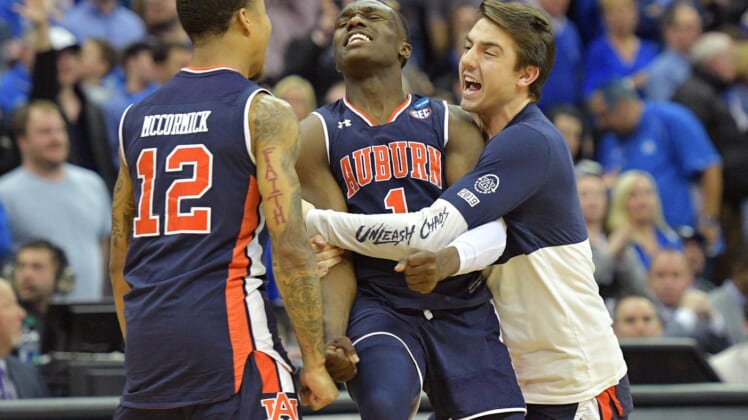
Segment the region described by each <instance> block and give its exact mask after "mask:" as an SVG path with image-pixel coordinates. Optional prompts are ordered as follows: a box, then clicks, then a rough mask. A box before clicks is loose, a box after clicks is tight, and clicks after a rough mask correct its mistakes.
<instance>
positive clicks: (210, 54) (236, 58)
mask: <svg viewBox="0 0 748 420" xmlns="http://www.w3.org/2000/svg"><path fill="white" fill-rule="evenodd" d="M230 50H231V49H230V48H228V47H224V48H220V47H218V46H208V45H205V46H203V47H200V48H195V49H194V50H193V52H192V60H190V65H189V67H190V68H213V67H228V68H231V69H234V70H236V71H238V72H239V73H241V74H242V75H243V76H244V77H249V67H250V66H249V63H247V62H246V60H245V59H244V58H243V57H242V56H241V54H235V53H228V52H227V51H230Z"/></svg>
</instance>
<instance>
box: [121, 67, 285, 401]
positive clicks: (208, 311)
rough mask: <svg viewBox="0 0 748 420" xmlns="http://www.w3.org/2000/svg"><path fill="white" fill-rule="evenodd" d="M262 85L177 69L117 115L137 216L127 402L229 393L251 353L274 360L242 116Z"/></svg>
mask: <svg viewBox="0 0 748 420" xmlns="http://www.w3.org/2000/svg"><path fill="white" fill-rule="evenodd" d="M259 92H262V90H261V89H260V88H259V86H258V85H256V84H255V83H253V82H250V81H248V80H247V79H246V78H244V77H243V76H242V75H241V74H239V73H238V72H236V71H233V70H231V69H222V68H217V69H209V70H202V71H196V70H183V71H181V72H180V73H178V74H177V75H176V76H175V77H174V78H173V79H172V80H171V81H170V82H168V83H167V84H166V85H164V86H163V87H162V88H161V89H160V90H158V91H157V92H155V93H154V94H153V95H151V96H149V97H148V98H146V99H144V100H143V101H142V102H140V103H138V104H136V105H134V106H133V107H131V108H130V109H129V110H128V111H126V113H125V115H124V117H123V123H122V127H121V137H122V148H123V152H124V155H125V160H126V163H127V166H128V170H129V172H130V177H131V179H132V180H133V191H134V202H135V206H136V212H137V214H136V217H135V219H134V220H133V236H132V238H131V240H130V246H129V249H128V255H127V260H126V263H125V279H126V280H127V282H128V283H129V284H130V285H131V286H132V291H131V292H130V293H128V294H127V295H126V296H125V302H126V306H125V309H126V313H125V316H126V320H127V325H128V335H127V344H126V351H127V357H126V363H127V370H128V384H127V389H126V391H125V394H124V398H123V403H124V404H127V405H129V406H138V407H165V406H175V405H183V404H184V403H190V404H195V403H200V402H208V401H215V400H218V399H222V398H227V397H228V396H230V395H231V394H232V393H233V392H234V391H235V389H236V387H237V385H238V382H237V381H238V380H239V378H240V377H241V374H242V372H243V366H244V362H245V360H246V356H247V355H248V354H249V352H250V351H252V350H253V349H261V350H263V351H266V352H268V353H270V354H271V355H273V356H275V357H279V356H278V353H277V352H276V351H275V350H274V349H273V347H274V343H272V338H271V336H270V334H269V332H268V331H267V326H266V323H265V322H264V320H265V313H264V312H265V311H264V306H263V305H262V298H261V297H260V296H259V293H258V288H259V287H261V285H262V281H261V280H260V279H259V278H258V277H259V276H262V275H263V274H264V273H265V267H264V266H263V265H262V248H261V246H260V244H259V235H260V233H261V230H262V227H263V224H264V221H263V217H262V215H261V213H260V211H259V207H258V206H259V202H260V195H259V192H258V190H257V185H256V178H255V175H256V167H255V163H254V159H253V158H252V156H251V145H250V140H251V139H250V135H249V129H248V123H247V117H246V116H247V114H248V111H249V104H250V103H251V101H252V99H253V97H254V96H255V95H256V94H258V93H259ZM248 306H249V308H248ZM258 310H259V313H256V311H258ZM256 319H259V320H260V321H256ZM250 326H251V327H252V328H250Z"/></svg>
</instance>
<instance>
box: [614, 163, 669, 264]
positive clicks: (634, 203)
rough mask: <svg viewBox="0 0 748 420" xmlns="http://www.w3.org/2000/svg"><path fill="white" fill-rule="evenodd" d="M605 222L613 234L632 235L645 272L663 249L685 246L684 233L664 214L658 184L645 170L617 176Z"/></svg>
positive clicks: (632, 245)
mask: <svg viewBox="0 0 748 420" xmlns="http://www.w3.org/2000/svg"><path fill="white" fill-rule="evenodd" d="M605 224H606V227H607V229H608V232H609V234H610V237H621V238H628V241H627V243H628V244H629V245H631V247H632V248H633V249H634V251H635V254H636V255H637V256H638V261H639V264H640V267H641V268H642V269H644V271H645V272H646V271H647V270H649V266H650V263H651V261H652V258H654V256H655V255H657V253H658V252H660V251H662V250H663V249H677V250H679V251H682V250H683V243H682V242H681V240H680V237H679V236H678V234H677V233H675V231H674V230H673V229H672V228H671V227H670V226H669V225H668V223H667V222H666V221H665V219H664V217H663V215H662V201H661V200H660V193H659V192H658V191H657V185H656V184H655V181H654V179H653V178H652V176H651V175H650V174H649V173H647V172H645V171H640V170H635V169H632V170H629V171H626V172H624V173H622V174H621V176H620V177H618V179H616V183H615V185H614V186H613V189H612V191H611V200H610V210H609V212H608V218H607V220H606V222H605Z"/></svg>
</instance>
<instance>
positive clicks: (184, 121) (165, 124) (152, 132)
mask: <svg viewBox="0 0 748 420" xmlns="http://www.w3.org/2000/svg"><path fill="white" fill-rule="evenodd" d="M211 112H213V111H197V112H187V113H184V114H159V115H146V116H145V118H143V129H142V131H141V132H140V137H151V136H169V135H177V134H194V133H207V132H208V117H210V114H211Z"/></svg>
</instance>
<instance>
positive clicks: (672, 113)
mask: <svg viewBox="0 0 748 420" xmlns="http://www.w3.org/2000/svg"><path fill="white" fill-rule="evenodd" d="M588 105H589V110H590V113H591V114H592V115H593V116H594V117H595V120H596V123H597V125H598V127H599V128H600V129H601V130H603V131H604V132H605V134H604V136H603V137H602V139H601V140H600V142H599V144H598V150H597V151H596V152H597V160H598V161H599V162H600V163H601V164H602V165H603V168H604V170H605V172H606V173H608V174H618V173H620V172H621V171H627V170H630V169H637V170H640V171H645V172H647V173H649V174H650V175H651V176H652V178H653V179H654V181H655V183H656V185H657V189H658V190H659V198H660V199H661V200H662V201H661V203H662V212H663V214H664V217H665V221H666V222H667V223H668V224H669V225H670V226H673V227H678V226H691V227H693V228H694V229H697V230H698V231H699V232H700V233H701V234H702V235H704V237H705V238H706V239H707V244H708V246H711V245H712V244H717V243H719V241H720V239H721V232H720V229H719V225H718V224H716V225H715V223H714V220H715V219H716V218H717V216H718V215H719V212H720V204H721V201H722V166H721V162H722V159H721V157H720V155H719V154H718V153H717V150H716V149H715V148H714V145H713V144H712V142H711V140H710V139H709V137H708V136H707V134H706V132H705V131H704V128H703V126H702V125H701V123H700V122H699V121H698V120H697V119H696V117H695V116H694V115H693V113H692V112H691V111H689V110H688V109H686V108H684V107H683V106H681V105H678V104H675V103H671V102H649V101H642V100H641V99H640V98H639V96H638V95H637V94H636V92H635V91H634V89H633V86H632V85H631V84H630V83H626V82H625V81H624V80H621V79H616V80H612V81H610V82H609V83H607V84H606V85H605V86H603V88H602V89H601V90H600V91H597V92H596V93H595V94H594V95H593V96H592V97H591V98H590V100H589V101H588ZM695 196H698V197H699V199H698V200H697V199H695V198H694V197H695Z"/></svg>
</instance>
